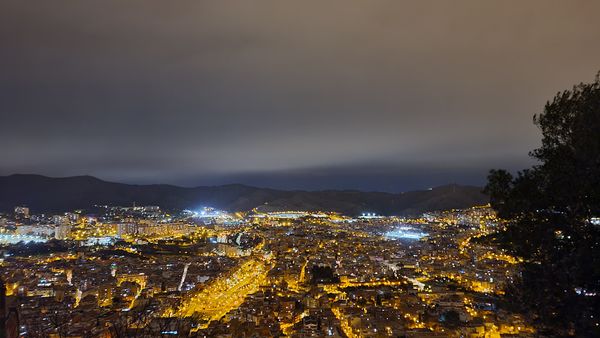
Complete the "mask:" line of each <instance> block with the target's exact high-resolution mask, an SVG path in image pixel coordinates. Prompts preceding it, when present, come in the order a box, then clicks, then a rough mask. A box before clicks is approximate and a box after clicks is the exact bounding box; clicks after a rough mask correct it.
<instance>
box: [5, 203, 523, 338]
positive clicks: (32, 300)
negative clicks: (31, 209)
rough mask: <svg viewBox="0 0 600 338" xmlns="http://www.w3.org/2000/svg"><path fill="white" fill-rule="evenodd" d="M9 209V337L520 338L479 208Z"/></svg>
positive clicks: (490, 218)
mask: <svg viewBox="0 0 600 338" xmlns="http://www.w3.org/2000/svg"><path fill="white" fill-rule="evenodd" d="M22 209H23V208H22V207H16V208H15V212H14V213H8V214H4V215H3V216H2V218H1V219H0V224H1V225H2V228H1V229H2V238H3V246H2V251H1V252H2V254H3V256H2V259H1V264H2V268H3V269H2V276H0V277H2V280H3V281H4V283H5V287H6V301H7V302H8V306H7V308H8V309H9V311H8V312H7V314H6V317H7V319H6V323H7V328H8V330H9V331H10V332H17V333H18V335H21V336H26V337H38V336H40V337H41V336H59V337H75V336H85V335H88V334H92V335H96V336H106V337H120V336H122V334H124V333H127V334H128V335H130V336H155V335H156V336H160V335H166V336H199V337H204V336H205V337H242V336H246V337H251V336H260V337H280V336H290V337H320V336H332V337H380V336H406V337H432V336H465V337H500V335H518V336H522V337H527V336H534V334H535V330H534V329H533V328H532V327H531V325H530V324H529V323H528V320H529V318H528V317H527V315H525V314H522V313H515V312H512V311H511V310H510V309H509V308H508V307H505V306H504V305H503V302H504V301H503V300H502V296H503V295H504V294H505V290H506V289H507V287H509V286H510V285H511V283H512V282H513V279H514V278H515V273H516V270H515V266H517V265H518V264H519V259H518V258H515V257H512V256H510V255H508V254H506V253H503V252H502V250H500V249H498V248H496V247H491V246H489V245H487V244H483V243H479V242H478V241H477V238H480V237H482V236H486V235H489V234H493V233H494V232H496V231H497V230H499V229H501V228H502V224H501V222H499V220H498V219H497V218H496V217H495V213H494V211H493V210H491V208H490V207H489V206H479V207H473V208H468V209H463V210H448V211H441V212H429V213H425V214H423V215H421V216H420V217H388V216H377V215H374V214H371V215H369V216H368V217H365V216H362V215H359V216H356V217H351V216H346V215H341V214H337V213H329V212H301V211H278V212H265V213H261V212H250V213H247V214H245V215H241V214H239V213H238V214H235V213H228V212H225V211H219V210H214V209H212V208H202V209H201V210H197V211H190V210H182V211H180V212H170V213H167V212H165V211H163V210H162V209H161V208H160V207H159V206H139V207H118V206H97V209H96V213H93V214H87V213H84V212H82V211H81V210H76V211H73V212H68V213H64V214H58V215H47V214H44V215H38V214H27V215H24V214H23V213H22V212H20V211H21V210H22ZM17 240H18V241H20V242H19V243H17V242H16V241H17ZM92 318H93V320H90V319H92Z"/></svg>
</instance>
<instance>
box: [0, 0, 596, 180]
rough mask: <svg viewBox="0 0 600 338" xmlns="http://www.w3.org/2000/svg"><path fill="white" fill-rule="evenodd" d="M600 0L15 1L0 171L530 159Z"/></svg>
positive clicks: (465, 166)
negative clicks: (535, 120)
mask: <svg viewBox="0 0 600 338" xmlns="http://www.w3.org/2000/svg"><path fill="white" fill-rule="evenodd" d="M599 11H600V5H599V4H598V3H597V2H591V1H576V2H569V3H547V2H542V1H539V2H535V1H531V2H527V3H519V4H518V6H517V5H515V4H514V3H511V2H494V3H480V2H459V3H452V4H449V3H448V4H445V3H435V4H433V3H421V2H420V3H419V4H416V3H401V2H374V3H368V4H367V3H363V2H350V3H348V2H344V3H343V4H342V3H339V2H337V3H336V2H332V3H328V4H323V3H318V2H302V3H296V4H291V3H286V4H283V3H280V2H268V1H267V2H260V3H256V4H248V3H245V2H234V3H191V2H190V3H181V4H177V5H176V6H174V5H172V4H167V3H164V2H152V1H151V2H144V3H143V5H142V3H135V2H133V3H127V4H124V3H120V2H102V3H88V4H72V3H69V4H67V3H66V2H60V1H58V2H52V3H43V4H37V5H36V6H29V5H27V4H24V3H17V2H15V3H5V4H3V5H2V11H0V27H1V29H0V39H1V40H2V41H3V42H4V45H5V46H6V47H7V48H6V49H5V51H6V53H4V57H3V62H2V64H0V72H1V73H2V74H3V76H2V78H0V89H2V90H1V91H0V114H1V116H2V121H3V123H2V124H0V152H1V153H2V154H3V155H2V156H3V160H2V162H1V164H0V175H9V174H13V173H35V174H42V175H49V176H72V175H93V176H96V177H99V178H102V179H105V180H109V181H117V182H125V183H169V184H176V185H183V186H205V185H219V184H228V183H242V184H248V185H254V186H261V187H273V188H280V189H306V190H320V189H359V190H370V191H372V190H378V191H390V192H400V191H407V190H415V189H426V188H429V187H432V186H437V185H442V184H447V183H458V184H471V185H479V186H482V185H484V184H485V177H486V175H487V172H488V170H489V169H490V168H495V167H504V168H508V169H510V170H520V169H523V168H526V167H529V166H530V165H531V164H532V163H533V161H532V160H531V159H530V158H529V157H528V156H527V151H528V150H529V149H533V148H536V147H537V146H538V145H539V141H538V140H539V136H540V132H539V131H538V130H537V129H536V127H535V126H534V125H532V124H531V118H532V116H533V115H534V114H536V113H541V112H542V111H543V106H544V103H545V102H546V101H547V100H549V99H550V98H551V97H552V96H553V95H554V94H555V93H556V92H557V91H559V90H563V89H565V88H569V87H570V86H572V85H573V84H576V83H579V82H581V81H589V80H591V79H592V78H593V76H594V74H595V73H596V72H597V71H598V69H599V68H600V65H599V64H598V62H597V60H599V59H600V46H599V45H598V44H597V43H595V41H598V40H599V39H600V23H599V22H598V20H597V18H596V17H595V13H597V12H599Z"/></svg>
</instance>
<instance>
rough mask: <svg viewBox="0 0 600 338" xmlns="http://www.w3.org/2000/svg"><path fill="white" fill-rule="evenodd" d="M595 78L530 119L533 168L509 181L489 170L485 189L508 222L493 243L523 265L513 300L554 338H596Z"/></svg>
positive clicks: (599, 149)
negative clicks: (538, 140)
mask: <svg viewBox="0 0 600 338" xmlns="http://www.w3.org/2000/svg"><path fill="white" fill-rule="evenodd" d="M599 76H600V73H599ZM599 76H597V77H596V79H595V81H594V82H592V83H590V84H579V85H577V86H575V87H573V89H572V90H567V91H564V92H561V93H558V94H557V95H556V96H555V97H554V99H553V100H552V101H551V102H548V103H547V104H546V106H545V109H544V112H543V113H542V114H540V115H536V116H534V123H535V124H536V125H537V126H538V127H539V128H540V129H541V131H542V146H541V147H540V148H538V149H535V150H534V151H532V152H531V153H530V154H531V156H533V157H534V158H535V159H537V160H538V161H539V164H538V165H536V166H534V167H533V168H531V169H528V170H524V171H522V172H520V173H518V174H517V176H516V177H513V176H512V175H510V174H509V173H508V172H506V171H504V170H492V171H491V172H490V175H489V177H488V185H487V186H486V188H485V191H486V192H487V193H488V194H489V195H490V201H491V203H492V206H493V207H494V208H495V209H496V210H497V211H498V214H499V215H500V216H501V217H503V218H505V219H507V220H508V224H507V230H506V232H505V233H503V234H501V235H500V236H498V238H500V239H502V240H503V242H504V244H505V245H506V246H507V247H508V248H509V249H511V250H512V251H513V252H514V253H515V254H517V255H520V256H521V257H523V258H524V259H525V260H526V263H525V265H524V268H523V273H522V279H521V281H520V285H519V288H517V289H516V291H517V292H516V294H517V295H518V296H519V297H520V299H521V302H522V304H523V305H524V306H525V307H526V308H529V309H530V310H531V311H533V312H534V313H536V314H537V316H538V322H539V325H540V327H541V328H542V329H545V330H548V332H551V333H552V334H553V335H567V334H569V335H577V336H590V337H591V336H595V337H598V336H600V327H599V326H598V325H597V323H600V227H599V226H598V225H595V224H594V222H593V221H592V220H593V218H594V217H600V78H599Z"/></svg>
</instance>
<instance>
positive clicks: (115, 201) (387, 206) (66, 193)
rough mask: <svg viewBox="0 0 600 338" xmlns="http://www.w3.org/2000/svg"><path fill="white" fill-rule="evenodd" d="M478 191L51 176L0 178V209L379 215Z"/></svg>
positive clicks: (450, 203)
mask: <svg viewBox="0 0 600 338" xmlns="http://www.w3.org/2000/svg"><path fill="white" fill-rule="evenodd" d="M487 201H488V198H487V196H485V195H484V194H482V193H481V188H479V187H473V186H460V185H446V186H441V187H437V188H434V189H432V190H423V191H410V192H404V193H399V194H392V193H383V192H362V191H352V190H326V191H300V190H295V191H286V190H276V189H267V188H257V187H251V186H245V185H241V184H231V185H222V186H211V187H195V188H185V187H178V186H173V185H165V184H153V185H132V184H123V183H114V182H107V181H103V180H100V179H98V178H95V177H92V176H74V177H64V178H52V177H46V176H40V175H20V174H18V175H10V176H0V210H2V211H10V210H12V209H13V208H14V206H16V205H26V206H29V207H30V208H31V209H32V211H33V212H41V211H48V212H52V211H54V212H56V211H65V210H73V209H89V208H91V207H92V206H93V205H94V204H108V205H132V204H133V203H134V202H135V203H137V204H138V205H159V206H161V207H162V208H165V209H184V208H190V209H193V208H197V207H199V206H211V207H215V208H219V209H223V210H229V211H245V210H250V209H252V208H254V207H259V206H260V207H261V209H264V210H284V209H293V210H325V211H337V212H342V213H344V214H350V215H353V214H359V213H361V212H365V211H367V212H377V213H380V214H385V215H406V214H417V213H420V212H423V211H428V210H443V209H450V208H465V207H469V206H473V205H480V204H485V203H487Z"/></svg>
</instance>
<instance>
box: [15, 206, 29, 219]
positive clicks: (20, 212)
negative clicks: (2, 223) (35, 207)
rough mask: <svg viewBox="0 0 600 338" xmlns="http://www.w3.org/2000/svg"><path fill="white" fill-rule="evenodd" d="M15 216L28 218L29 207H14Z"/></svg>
mask: <svg viewBox="0 0 600 338" xmlns="http://www.w3.org/2000/svg"><path fill="white" fill-rule="evenodd" d="M15 216H17V217H22V218H29V208H28V207H23V206H20V207H15Z"/></svg>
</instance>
